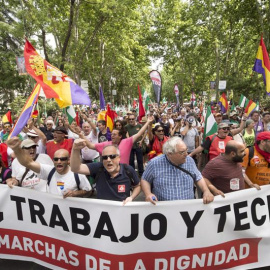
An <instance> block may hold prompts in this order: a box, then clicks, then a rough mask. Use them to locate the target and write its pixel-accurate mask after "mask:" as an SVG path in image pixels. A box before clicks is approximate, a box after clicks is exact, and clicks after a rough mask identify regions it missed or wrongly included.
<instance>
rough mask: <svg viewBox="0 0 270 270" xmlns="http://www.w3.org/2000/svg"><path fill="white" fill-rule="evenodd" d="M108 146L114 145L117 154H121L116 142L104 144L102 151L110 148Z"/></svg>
mask: <svg viewBox="0 0 270 270" xmlns="http://www.w3.org/2000/svg"><path fill="white" fill-rule="evenodd" d="M108 147H114V148H115V149H116V154H117V155H119V156H120V150H119V148H118V146H117V145H115V144H110V145H106V146H104V148H103V150H102V153H103V151H104V150H105V149H106V148H108Z"/></svg>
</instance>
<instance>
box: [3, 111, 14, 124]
mask: <svg viewBox="0 0 270 270" xmlns="http://www.w3.org/2000/svg"><path fill="white" fill-rule="evenodd" d="M2 122H3V123H6V122H9V123H11V124H12V123H13V122H12V118H11V111H8V112H7V113H6V114H5V115H4V116H3V117H2Z"/></svg>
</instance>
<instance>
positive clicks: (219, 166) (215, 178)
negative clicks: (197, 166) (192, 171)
mask: <svg viewBox="0 0 270 270" xmlns="http://www.w3.org/2000/svg"><path fill="white" fill-rule="evenodd" d="M202 175H203V177H205V178H207V179H208V180H210V181H211V183H212V184H213V185H214V186H215V187H216V188H217V189H219V190H221V191H222V192H224V193H228V192H232V191H237V190H241V189H244V188H245V178H244V176H243V171H242V166H241V164H240V163H235V162H233V161H231V160H228V159H226V158H225V157H224V156H222V155H221V156H218V157H216V158H214V159H212V160H210V161H209V162H208V163H207V164H206V166H205V168H204V170H203V171H202Z"/></svg>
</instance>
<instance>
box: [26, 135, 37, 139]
mask: <svg viewBox="0 0 270 270" xmlns="http://www.w3.org/2000/svg"><path fill="white" fill-rule="evenodd" d="M27 137H28V138H29V139H35V138H37V137H38V136H29V135H28V136H27Z"/></svg>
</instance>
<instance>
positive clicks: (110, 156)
mask: <svg viewBox="0 0 270 270" xmlns="http://www.w3.org/2000/svg"><path fill="white" fill-rule="evenodd" d="M116 157H118V155H107V156H102V159H103V160H107V159H108V158H110V159H115V158H116Z"/></svg>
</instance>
